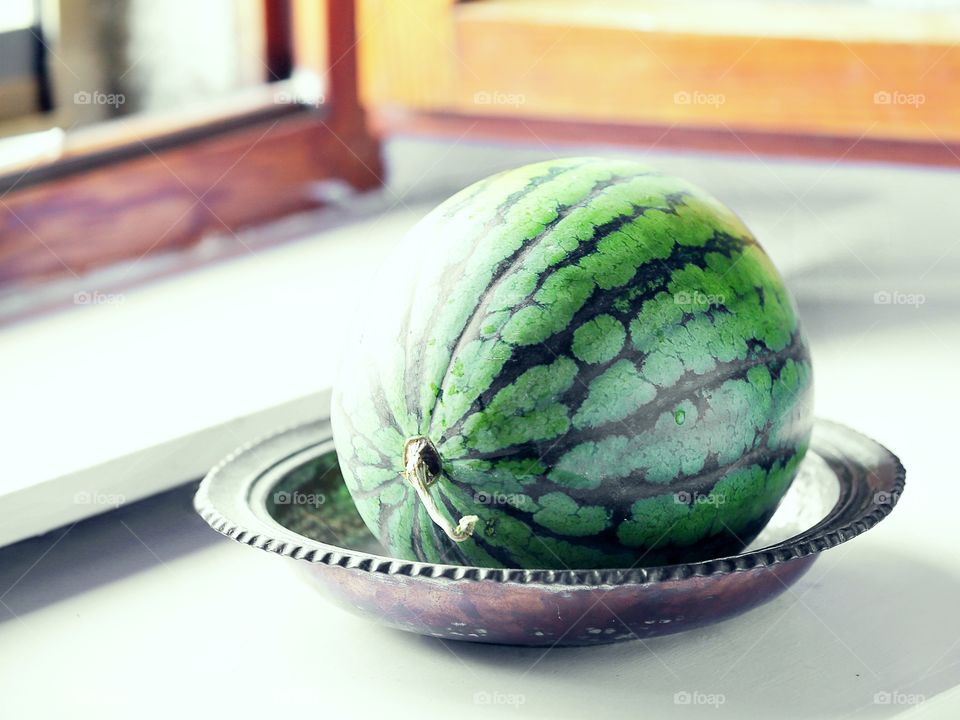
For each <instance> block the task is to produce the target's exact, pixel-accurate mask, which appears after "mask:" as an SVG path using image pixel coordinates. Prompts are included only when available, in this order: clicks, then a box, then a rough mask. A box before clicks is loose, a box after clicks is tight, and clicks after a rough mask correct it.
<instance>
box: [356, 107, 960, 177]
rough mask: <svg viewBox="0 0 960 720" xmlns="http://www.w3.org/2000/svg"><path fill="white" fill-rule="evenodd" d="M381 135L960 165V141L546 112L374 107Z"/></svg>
mask: <svg viewBox="0 0 960 720" xmlns="http://www.w3.org/2000/svg"><path fill="white" fill-rule="evenodd" d="M370 123H371V126H372V127H373V129H374V132H375V133H376V134H378V135H381V136H389V135H392V134H411V135H425V136H430V137H457V138H461V137H462V139H464V140H469V139H474V140H486V141H490V140H495V141H508V142H523V143H527V144H534V145H537V144H540V143H541V142H542V143H557V144H561V145H580V146H582V145H584V144H592V143H599V144H604V145H615V146H621V147H635V148H650V147H658V148H663V149H679V150H696V151H702V152H718V153H732V154H738V155H747V156H753V155H757V156H761V157H764V156H770V157H804V158H815V159H826V160H844V161H866V162H889V163H904V164H914V165H932V166H940V167H960V144H952V145H951V144H945V143H942V142H939V141H937V140H935V139H934V138H932V137H931V141H930V142H915V141H907V140H888V139H877V138H867V137H863V138H857V137H839V136H816V135H792V134H780V133H766V132H757V131H751V130H739V129H736V128H690V127H678V126H673V127H664V126H639V125H618V124H608V123H589V122H571V121H557V120H544V119H538V118H517V117H491V116H471V115H461V114H453V113H409V112H404V111H397V110H378V111H371V113H370Z"/></svg>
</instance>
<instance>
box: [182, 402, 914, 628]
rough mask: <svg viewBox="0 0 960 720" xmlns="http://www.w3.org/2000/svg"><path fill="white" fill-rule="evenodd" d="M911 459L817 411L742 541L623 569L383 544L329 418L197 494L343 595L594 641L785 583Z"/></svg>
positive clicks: (254, 455)
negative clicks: (784, 488) (807, 437)
mask: <svg viewBox="0 0 960 720" xmlns="http://www.w3.org/2000/svg"><path fill="white" fill-rule="evenodd" d="M904 479H905V471H904V468H903V466H902V465H901V464H900V461H899V460H898V459H897V458H896V456H895V455H893V453H891V452H890V451H889V450H887V449H886V448H884V447H883V446H882V445H880V444H879V443H877V442H875V441H873V440H871V439H869V438H867V437H865V436H864V435H861V434H860V433H857V432H856V431H854V430H851V429H849V428H847V427H844V426H842V425H838V424H836V423H832V422H828V421H825V420H818V421H817V422H816V425H815V427H814V431H813V437H812V440H811V445H810V450H809V451H808V453H807V456H806V458H805V459H804V461H803V463H802V464H801V467H800V471H799V473H798V475H797V477H796V479H795V480H794V482H793V484H792V485H791V487H790V489H789V491H788V492H787V494H786V496H785V497H784V499H783V501H782V502H781V504H780V506H779V508H778V509H777V511H776V513H775V514H774V515H773V517H772V518H771V519H770V521H769V522H768V523H767V524H766V526H765V527H764V528H763V530H762V531H761V533H760V534H759V535H758V536H757V537H756V539H755V540H754V541H753V542H752V543H751V545H750V546H749V547H748V548H746V550H744V551H743V552H741V553H739V554H737V555H731V556H727V557H718V558H714V559H708V560H703V561H699V562H687V563H681V564H676V565H663V566H654V567H636V568H630V569H577V570H537V569H491V568H479V567H469V566H463V565H439V564H432V563H422V562H411V561H407V560H399V559H396V558H391V557H388V556H387V555H386V554H385V551H384V550H383V548H382V547H381V545H380V544H379V543H378V542H377V540H376V538H374V536H373V535H372V534H371V533H370V532H369V530H368V529H367V527H366V525H365V524H364V523H363V520H362V519H361V518H360V514H359V513H358V512H357V510H356V507H355V506H354V504H353V500H352V499H351V497H350V493H349V492H348V490H347V487H346V485H345V484H344V482H343V478H342V476H341V475H340V471H339V467H338V464H337V457H336V453H335V451H334V448H333V440H332V433H331V430H330V423H329V421H328V420H320V421H316V422H312V423H308V424H304V425H300V426H298V427H294V428H291V429H288V430H284V431H282V432H279V433H277V434H275V435H272V436H270V437H267V438H265V439H263V440H259V441H256V442H253V443H250V444H248V445H245V446H244V447H242V448H240V449H238V450H237V451H235V452H234V453H232V454H231V455H230V456H229V457H227V458H226V459H225V460H224V461H222V462H221V463H220V464H219V465H218V466H217V467H215V468H214V469H213V470H211V471H210V473H209V474H208V475H207V477H206V478H204V480H203V482H202V483H201V485H200V489H199V490H198V491H197V495H196V498H195V500H194V505H195V507H196V509H197V512H199V513H200V514H201V516H202V517H203V518H204V520H206V521H207V522H208V523H209V524H210V526H211V527H213V528H214V529H215V530H217V531H218V532H220V533H222V534H224V535H226V536H227V537H232V538H233V539H235V540H237V541H239V542H242V543H245V544H247V545H251V546H254V547H257V548H260V549H263V550H269V551H271V552H275V553H279V554H281V555H286V556H289V557H292V558H295V559H297V560H300V561H302V563H301V565H302V568H303V569H304V570H305V571H306V572H307V574H308V575H309V577H310V578H311V580H312V581H313V583H314V584H315V586H316V587H317V588H318V589H319V590H320V591H321V592H322V593H323V594H324V595H326V596H327V597H328V598H330V599H331V600H333V601H334V602H335V603H337V604H338V605H340V606H341V607H343V608H345V609H347V610H349V611H352V612H355V613H359V614H360V615H363V616H365V617H368V618H372V619H374V620H376V621H378V622H380V623H383V624H385V625H388V626H391V627H394V628H399V629H401V630H406V631H409V632H415V633H420V634H422V635H428V636H433V637H439V638H445V639H448V640H466V641H473V642H485V643H501V644H509V645H544V646H559V645H589V644H600V643H609V642H617V641H621V640H629V639H634V638H647V637H652V636H655V635H664V634H668V633H675V632H680V631H684V630H689V629H692V628H696V627H702V626H705V625H709V624H711V623H715V622H718V621H720V620H724V619H727V618H730V617H733V616H735V615H739V614H741V613H743V612H746V611H747V610H750V609H752V608H755V607H757V606H759V605H762V604H763V603H766V602H768V601H769V600H771V599H773V598H774V597H776V596H777V595H779V594H780V593H782V592H784V591H785V590H786V589H787V588H789V587H790V585H792V584H793V583H794V582H796V581H797V579H798V578H800V576H802V575H803V573H804V572H806V571H807V570H808V569H809V568H810V566H811V565H812V564H813V562H814V560H815V559H816V558H817V555H818V553H820V552H821V551H823V550H826V549H828V548H831V547H834V546H836V545H839V544H840V543H842V542H846V541H847V540H850V539H851V538H853V537H855V536H857V535H859V534H861V533H863V532H866V531H867V530H869V529H870V528H872V527H873V526H874V525H876V524H877V523H878V522H880V520H882V519H883V518H884V517H886V516H887V515H888V514H889V513H890V511H891V510H892V509H893V507H894V505H895V504H896V502H897V500H898V499H899V496H900V493H901V492H902V491H903V487H904Z"/></svg>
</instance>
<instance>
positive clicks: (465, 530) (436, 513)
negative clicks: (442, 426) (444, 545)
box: [403, 435, 480, 542]
mask: <svg viewBox="0 0 960 720" xmlns="http://www.w3.org/2000/svg"><path fill="white" fill-rule="evenodd" d="M442 471H443V462H442V460H441V458H440V453H439V452H437V448H436V446H435V445H434V444H433V443H432V442H431V441H430V438H428V437H424V436H423V435H417V436H416V437H412V438H409V439H408V440H407V442H406V443H404V445H403V476H404V477H405V478H406V480H407V482H409V483H410V484H411V485H413V487H414V489H415V490H416V491H417V495H419V496H420V501H421V502H422V503H423V506H424V507H425V508H426V509H427V514H428V515H429V516H430V519H431V520H433V521H434V522H435V523H436V524H437V525H439V526H440V529H441V530H443V532H444V533H446V535H447V537H448V538H450V539H451V540H453V541H454V542H463V541H464V540H466V539H467V538H468V537H470V536H471V535H472V534H473V528H474V526H475V525H476V524H477V522H478V521H479V520H480V518H478V517H477V516H476V515H465V516H464V517H462V518H460V522H458V523H457V524H456V525H453V523H451V522H450V520H448V519H447V518H446V517H445V516H444V515H443V513H441V512H440V508H439V507H438V506H437V503H436V501H435V500H434V499H433V496H432V495H430V486H431V485H433V484H434V483H435V482H437V480H439V479H440V476H441V472H442Z"/></svg>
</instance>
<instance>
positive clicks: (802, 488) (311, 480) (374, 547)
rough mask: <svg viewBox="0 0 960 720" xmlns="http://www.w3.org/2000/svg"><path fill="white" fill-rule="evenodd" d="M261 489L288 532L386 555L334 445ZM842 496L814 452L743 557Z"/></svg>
mask: <svg viewBox="0 0 960 720" xmlns="http://www.w3.org/2000/svg"><path fill="white" fill-rule="evenodd" d="M257 490H258V491H259V492H258V494H260V495H261V497H260V498H259V499H258V498H251V499H252V500H255V502H253V503H251V504H252V505H253V507H254V508H255V509H262V514H264V515H266V518H269V520H271V521H273V522H275V523H277V524H279V525H281V526H282V527H284V528H286V529H287V530H289V531H291V532H294V533H297V534H298V535H303V536H304V537H307V538H310V539H311V540H316V541H319V542H323V543H327V544H329V545H333V546H338V547H341V548H346V549H350V550H359V551H362V552H367V553H370V554H373V555H381V556H387V553H386V551H385V550H384V548H383V546H382V545H381V544H380V543H379V542H378V541H377V539H376V538H375V537H374V536H373V534H372V533H371V532H370V531H369V530H368V529H367V526H366V525H365V524H364V522H363V519H362V518H361V517H360V513H359V512H357V509H356V507H355V506H354V503H353V499H352V498H351V497H350V492H349V491H348V490H347V486H346V484H345V483H344V480H343V476H342V475H341V474H340V467H339V465H338V463H337V455H336V452H335V451H334V449H333V445H332V443H329V442H327V443H321V444H320V445H316V446H314V447H310V448H306V449H304V450H303V451H301V452H299V453H296V454H294V455H293V456H291V457H289V458H287V459H286V460H285V461H284V462H282V463H280V464H278V465H277V466H276V467H274V468H273V469H272V470H271V471H270V472H269V473H268V474H267V476H265V477H264V478H263V481H262V482H260V483H257V488H256V489H255V491H257ZM839 496H840V481H839V479H838V478H837V476H836V473H835V472H834V471H833V470H832V469H831V468H830V466H829V465H828V464H827V463H826V462H825V461H824V460H823V459H822V458H821V457H820V456H819V455H817V454H816V453H815V452H814V451H812V450H811V451H810V452H808V453H807V456H806V458H805V459H804V461H803V463H802V465H801V467H800V471H799V473H798V474H797V477H796V479H795V480H794V482H793V484H792V485H791V486H790V489H789V490H788V491H787V494H786V495H785V496H784V498H783V500H782V502H781V503H780V506H779V507H778V508H777V511H776V512H775V513H774V515H773V517H772V518H771V519H770V521H769V522H768V523H767V524H766V526H764V528H763V530H762V531H761V532H760V534H759V535H758V536H757V537H756V539H755V540H754V541H753V542H752V543H750V545H749V547H748V548H747V549H746V550H744V552H750V551H753V550H758V549H761V548H765V547H768V546H770V545H774V544H776V543H779V542H782V541H784V540H788V539H789V538H792V537H793V536H795V535H797V534H798V533H801V532H803V531H805V530H808V529H810V528H812V527H813V526H815V525H817V524H818V523H820V522H821V521H822V520H824V519H825V518H826V517H827V516H828V515H829V514H830V511H831V510H832V509H833V507H834V505H835V504H836V503H837V501H838V499H839ZM257 500H258V501H257ZM700 559H701V560H709V559H712V558H700Z"/></svg>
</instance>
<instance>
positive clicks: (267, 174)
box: [0, 0, 382, 290]
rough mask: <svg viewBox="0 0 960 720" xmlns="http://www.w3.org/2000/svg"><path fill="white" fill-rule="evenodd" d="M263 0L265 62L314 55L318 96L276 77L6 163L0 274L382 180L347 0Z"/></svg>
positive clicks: (229, 227) (36, 272) (282, 67)
mask: <svg viewBox="0 0 960 720" xmlns="http://www.w3.org/2000/svg"><path fill="white" fill-rule="evenodd" d="M264 7H265V12H266V27H267V48H266V50H267V52H266V57H267V64H268V69H269V72H270V73H271V74H272V75H273V76H280V75H282V74H284V73H287V74H288V73H289V70H291V69H292V68H293V67H295V66H297V65H299V64H307V65H309V66H311V67H312V69H314V70H316V71H318V72H320V73H322V74H323V75H324V76H325V79H326V91H325V96H324V101H323V103H322V104H321V105H320V106H319V107H314V106H311V105H304V104H299V103H290V102H279V103H278V102H277V97H278V94H284V95H285V96H286V97H288V98H289V97H293V98H295V97H296V95H297V91H296V87H295V86H293V85H292V84H291V83H290V81H281V82H280V83H271V84H269V85H266V86H264V87H262V88H259V89H257V90H255V91H252V92H250V93H246V94H244V96H243V97H242V98H240V99H234V100H232V101H227V102H225V103H223V104H222V106H219V107H217V108H214V109H212V110H208V111H205V112H203V113H202V114H200V115H197V114H196V113H194V114H179V115H173V116H166V117H158V116H150V115H146V116H142V117H135V116H132V117H130V118H124V119H119V120H113V121H108V122H105V123H100V124H98V125H95V126H91V127H89V128H84V129H78V130H76V131H72V132H71V133H68V134H67V136H66V138H65V140H64V142H63V144H62V147H60V148H59V150H58V152H57V154H56V156H55V157H53V158H49V159H41V160H39V161H37V160H34V161H33V162H30V163H28V164H25V165H23V166H20V167H15V168H4V169H3V170H2V171H0V172H2V174H0V284H2V285H8V286H10V285H12V286H14V287H22V288H24V289H25V290H26V289H28V288H29V286H30V285H31V284H33V283H37V282H41V281H44V280H49V279H54V278H65V277H67V278H68V277H70V276H71V275H72V276H74V277H79V276H81V275H82V274H83V273H85V272H88V271H90V270H93V269H95V268H98V267H101V266H104V265H108V264H111V263H115V262H118V261H125V260H127V261H130V260H136V259H138V258H140V257H143V256H145V255H147V254H150V253H155V252H163V251H169V250H175V249H178V248H183V247H186V246H189V245H191V244H194V243H196V242H197V241H198V240H199V239H200V238H201V237H203V236H204V235H205V234H207V233H209V232H212V231H226V232H228V233H236V232H237V231H238V230H240V229H242V228H245V227H249V226H253V225H257V224H259V223H263V222H266V221H269V220H271V219H274V218H278V217H281V216H284V215H287V214H289V213H292V212H297V211H300V210H305V209H309V208H314V207H318V206H319V205H320V204H321V203H320V201H319V200H318V199H317V198H316V194H315V193H312V192H311V188H312V186H313V184H314V183H316V182H317V181H321V180H326V179H338V180H343V181H345V182H347V183H349V184H350V185H352V186H354V187H355V188H357V189H369V188H373V187H376V186H378V185H380V184H382V164H381V157H380V146H379V143H378V142H377V140H376V139H375V138H374V137H373V136H372V135H371V134H370V133H369V131H368V127H367V122H366V118H365V114H364V111H363V109H362V107H361V106H360V102H359V98H358V95H357V58H356V29H355V13H354V4H353V2H349V1H347V0H330V1H329V2H322V3H319V4H318V3H316V2H310V3H309V4H308V3H306V2H303V1H301V0H264ZM294 26H296V29H297V30H296V34H294ZM321 62H322V67H317V65H318V64H319V63H321Z"/></svg>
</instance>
